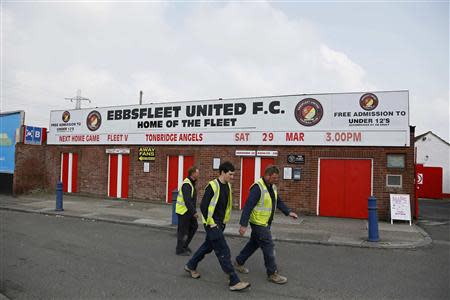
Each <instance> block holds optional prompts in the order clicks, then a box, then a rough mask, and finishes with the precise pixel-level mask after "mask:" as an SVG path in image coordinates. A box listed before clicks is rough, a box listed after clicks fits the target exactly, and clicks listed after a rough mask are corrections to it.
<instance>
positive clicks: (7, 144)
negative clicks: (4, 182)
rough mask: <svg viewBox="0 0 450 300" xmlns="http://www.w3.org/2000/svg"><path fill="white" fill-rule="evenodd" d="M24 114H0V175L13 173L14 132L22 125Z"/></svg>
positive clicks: (21, 112) (20, 112)
mask: <svg viewBox="0 0 450 300" xmlns="http://www.w3.org/2000/svg"><path fill="white" fill-rule="evenodd" d="M23 119H24V112H23V111H18V112H14V113H2V114H0V173H10V174H13V173H14V157H15V151H16V132H17V133H18V132H19V130H20V126H22V125H23Z"/></svg>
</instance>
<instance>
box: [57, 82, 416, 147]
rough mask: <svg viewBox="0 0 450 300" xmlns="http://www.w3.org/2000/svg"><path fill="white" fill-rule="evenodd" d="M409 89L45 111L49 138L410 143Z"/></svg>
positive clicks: (166, 142) (142, 142)
mask: <svg viewBox="0 0 450 300" xmlns="http://www.w3.org/2000/svg"><path fill="white" fill-rule="evenodd" d="M409 143H410V136H409V96H408V91H392V92H370V93H365V92H361V93H342V94H314V95H289V96H275V97H257V98H241V99H227V100H211V101H196V102H178V103H157V104H145V105H133V106H116V107H103V108H95V109H80V110H67V111H52V112H51V113H50V131H49V135H48V144H58V145H65V144H67V145H99V144H111V145H113V144H116V145H124V144H130V145H145V144H151V145H321V146H328V145H329V146H341V145H342V146H401V147H404V146H409Z"/></svg>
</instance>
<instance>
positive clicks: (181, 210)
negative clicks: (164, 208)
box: [175, 177, 194, 215]
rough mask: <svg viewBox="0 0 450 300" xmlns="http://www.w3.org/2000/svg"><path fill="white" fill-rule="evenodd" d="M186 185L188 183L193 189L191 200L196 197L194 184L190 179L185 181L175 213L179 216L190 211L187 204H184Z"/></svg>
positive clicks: (179, 193) (178, 197) (179, 192)
mask: <svg viewBox="0 0 450 300" xmlns="http://www.w3.org/2000/svg"><path fill="white" fill-rule="evenodd" d="M185 183H187V184H189V185H190V186H191V189H192V192H191V198H192V197H194V185H193V184H192V182H191V180H190V179H189V177H188V178H186V179H184V180H183V184H182V185H181V187H180V190H179V191H178V196H177V204H176V207H175V212H176V213H177V214H179V215H184V214H185V213H186V212H187V211H188V209H187V207H186V203H185V202H184V196H183V185H184V184H185Z"/></svg>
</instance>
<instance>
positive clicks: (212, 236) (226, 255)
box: [186, 225, 240, 285]
mask: <svg viewBox="0 0 450 300" xmlns="http://www.w3.org/2000/svg"><path fill="white" fill-rule="evenodd" d="M224 229H225V225H217V226H216V227H214V228H211V227H209V226H205V231H206V239H205V241H204V242H203V244H202V245H201V246H200V248H198V250H197V251H196V252H195V253H194V255H193V256H192V258H191V259H190V260H189V261H188V263H187V264H186V265H187V267H188V268H189V269H191V270H196V269H197V265H198V263H199V262H200V261H201V260H202V259H203V258H204V257H205V255H206V254H208V253H211V252H212V251H213V250H214V253H215V254H216V256H217V259H218V260H219V264H220V267H221V268H222V270H223V271H224V272H225V273H226V274H228V276H229V279H230V283H229V284H230V285H235V284H237V283H238V282H240V279H239V277H238V275H237V274H236V271H235V270H234V267H233V265H232V263H231V252H230V248H229V247H228V245H227V242H226V241H225V236H224V235H223V230H224Z"/></svg>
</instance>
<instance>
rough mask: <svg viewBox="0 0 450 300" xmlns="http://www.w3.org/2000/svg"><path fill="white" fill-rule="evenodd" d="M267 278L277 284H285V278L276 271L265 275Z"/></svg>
mask: <svg viewBox="0 0 450 300" xmlns="http://www.w3.org/2000/svg"><path fill="white" fill-rule="evenodd" d="M267 280H269V281H270V282H273V283H277V284H285V283H286V282H287V278H286V277H284V276H281V275H280V274H278V272H275V273H273V274H272V275H269V277H267Z"/></svg>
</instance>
